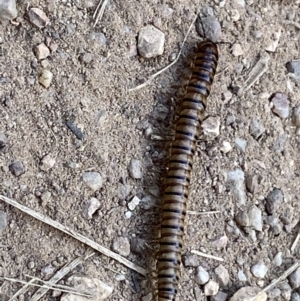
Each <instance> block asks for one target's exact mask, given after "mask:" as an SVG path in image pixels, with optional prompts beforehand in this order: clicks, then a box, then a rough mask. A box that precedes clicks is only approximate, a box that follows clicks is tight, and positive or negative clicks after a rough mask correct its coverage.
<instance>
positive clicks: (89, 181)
mask: <svg viewBox="0 0 300 301" xmlns="http://www.w3.org/2000/svg"><path fill="white" fill-rule="evenodd" d="M82 180H83V182H84V183H85V184H86V186H87V187H89V188H90V189H91V190H92V191H96V190H99V189H100V188H101V187H102V185H103V180H102V177H101V175H100V174H99V173H98V172H95V171H87V172H84V173H83V175H82Z"/></svg>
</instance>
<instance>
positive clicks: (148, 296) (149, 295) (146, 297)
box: [142, 293, 153, 301]
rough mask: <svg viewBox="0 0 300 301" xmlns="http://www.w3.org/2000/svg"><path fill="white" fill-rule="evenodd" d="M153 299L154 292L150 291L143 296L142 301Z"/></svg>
mask: <svg viewBox="0 0 300 301" xmlns="http://www.w3.org/2000/svg"><path fill="white" fill-rule="evenodd" d="M151 300H153V295H152V293H149V294H148V295H146V296H143V297H142V301H151Z"/></svg>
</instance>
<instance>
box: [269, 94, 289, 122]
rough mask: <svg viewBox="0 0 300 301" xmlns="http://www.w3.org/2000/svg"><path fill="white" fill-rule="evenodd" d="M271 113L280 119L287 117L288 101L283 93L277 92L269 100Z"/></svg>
mask: <svg viewBox="0 0 300 301" xmlns="http://www.w3.org/2000/svg"><path fill="white" fill-rule="evenodd" d="M271 103H272V105H273V106H272V111H273V112H274V113H275V114H276V115H278V116H279V117H280V118H282V119H285V118H287V117H288V116H289V112H290V109H289V100H288V98H287V96H286V95H285V94H283V93H280V92H277V93H275V94H274V95H273V96H272V98H271Z"/></svg>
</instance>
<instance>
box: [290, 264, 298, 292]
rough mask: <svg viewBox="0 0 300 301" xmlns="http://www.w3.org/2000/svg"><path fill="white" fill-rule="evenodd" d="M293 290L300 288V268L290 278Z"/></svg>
mask: <svg viewBox="0 0 300 301" xmlns="http://www.w3.org/2000/svg"><path fill="white" fill-rule="evenodd" d="M288 279H289V282H290V285H291V287H292V289H295V288H298V287H300V267H299V268H298V269H296V270H295V271H294V272H293V273H292V274H290V275H289V277H288Z"/></svg>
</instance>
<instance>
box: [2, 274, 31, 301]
mask: <svg viewBox="0 0 300 301" xmlns="http://www.w3.org/2000/svg"><path fill="white" fill-rule="evenodd" d="M33 282H35V279H31V280H30V281H29V282H27V283H26V284H25V285H24V286H22V287H21V288H20V289H19V290H18V291H17V292H16V293H15V294H14V295H13V296H12V297H11V298H9V300H8V301H14V300H15V299H16V298H17V297H18V296H20V295H21V294H25V292H26V291H27V288H28V287H29V286H30V285H31V284H32V283H33Z"/></svg>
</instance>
